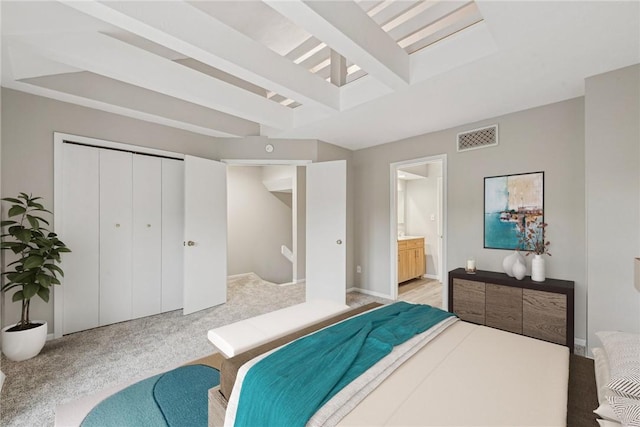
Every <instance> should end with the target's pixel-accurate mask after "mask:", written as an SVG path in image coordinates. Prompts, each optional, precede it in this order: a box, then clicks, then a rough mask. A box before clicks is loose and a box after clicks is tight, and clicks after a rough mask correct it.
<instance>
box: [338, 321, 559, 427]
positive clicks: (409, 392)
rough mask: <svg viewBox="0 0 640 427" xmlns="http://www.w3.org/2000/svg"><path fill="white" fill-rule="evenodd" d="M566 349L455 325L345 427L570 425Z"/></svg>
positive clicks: (400, 370)
mask: <svg viewBox="0 0 640 427" xmlns="http://www.w3.org/2000/svg"><path fill="white" fill-rule="evenodd" d="M568 383H569V350H568V348H567V347H563V346H559V345H556V344H551V343H547V342H544V341H539V340H535V339H532V338H527V337H524V336H520V335H516V334H512V333H509V332H504V331H500V330H497V329H492V328H488V327H485V326H478V325H473V324H470V323H465V322H456V323H455V324H454V325H452V326H450V327H449V328H448V329H447V330H446V331H445V332H444V333H442V334H440V335H439V336H438V337H437V338H435V339H434V340H433V341H431V342H430V343H429V345H427V346H426V347H424V348H423V349H422V350H420V351H419V352H418V353H417V354H415V355H414V356H413V357H412V358H411V359H409V360H408V361H407V362H405V363H404V364H403V365H402V366H401V367H400V368H398V369H397V370H396V371H395V372H394V373H393V374H392V375H391V376H390V377H389V378H387V379H386V380H385V381H384V382H383V383H382V384H381V385H380V386H379V387H378V388H377V389H375V390H374V391H373V392H372V393H371V394H369V396H367V397H366V398H365V399H364V400H363V401H362V402H361V403H360V404H359V405H358V406H357V407H356V408H355V409H354V410H353V411H351V413H349V414H348V415H347V416H346V417H345V418H343V419H342V421H341V422H340V423H339V424H338V425H340V426H355V425H359V426H365V425H366V426H374V425H375V426H412V425H413V426H549V427H550V426H565V425H566V417H567V393H568Z"/></svg>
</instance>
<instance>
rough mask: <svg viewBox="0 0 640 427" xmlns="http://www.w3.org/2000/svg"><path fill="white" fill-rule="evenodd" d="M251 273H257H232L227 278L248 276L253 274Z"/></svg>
mask: <svg viewBox="0 0 640 427" xmlns="http://www.w3.org/2000/svg"><path fill="white" fill-rule="evenodd" d="M251 275H256V276H257V274H256V273H254V272H250V273H240V274H232V275H231V276H227V279H237V278H239V277H247V276H251Z"/></svg>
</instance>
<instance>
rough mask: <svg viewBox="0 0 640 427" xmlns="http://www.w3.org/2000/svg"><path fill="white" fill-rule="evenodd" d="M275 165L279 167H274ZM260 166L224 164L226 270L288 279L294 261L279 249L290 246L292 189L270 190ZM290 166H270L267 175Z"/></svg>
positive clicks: (286, 280) (271, 278)
mask: <svg viewBox="0 0 640 427" xmlns="http://www.w3.org/2000/svg"><path fill="white" fill-rule="evenodd" d="M274 168H275V169H278V170H274ZM263 169H264V168H263V167H261V166H229V167H228V168H227V189H228V191H227V211H228V216H227V221H228V243H227V250H228V255H227V256H228V262H227V265H228V273H229V275H230V276H232V275H234V274H242V273H250V272H254V273H256V274H257V275H258V276H260V277H262V278H263V279H264V280H267V281H269V282H274V283H287V282H290V281H291V278H292V271H293V265H292V264H291V262H289V261H288V260H287V259H286V258H285V257H283V256H282V254H281V252H280V247H281V245H286V246H287V247H288V248H291V247H292V243H293V242H292V212H291V193H288V194H283V193H272V192H270V191H268V190H267V189H266V188H265V186H264V184H263V182H262V181H263V178H264V176H265V174H264V170H263ZM292 169H293V167H270V168H269V170H268V173H267V174H266V175H267V176H268V177H271V176H274V175H273V174H274V173H276V174H278V176H282V174H281V172H282V171H284V170H289V174H291V171H292Z"/></svg>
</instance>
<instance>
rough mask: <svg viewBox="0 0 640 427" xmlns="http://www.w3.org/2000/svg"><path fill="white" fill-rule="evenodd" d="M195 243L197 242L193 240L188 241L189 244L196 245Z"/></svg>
mask: <svg viewBox="0 0 640 427" xmlns="http://www.w3.org/2000/svg"><path fill="white" fill-rule="evenodd" d="M195 245H196V242H194V241H193V240H189V241H188V242H187V246H195Z"/></svg>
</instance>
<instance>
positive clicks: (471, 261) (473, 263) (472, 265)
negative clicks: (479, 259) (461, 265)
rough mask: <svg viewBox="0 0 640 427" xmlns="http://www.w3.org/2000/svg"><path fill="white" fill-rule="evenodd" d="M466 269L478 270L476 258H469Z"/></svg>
mask: <svg viewBox="0 0 640 427" xmlns="http://www.w3.org/2000/svg"><path fill="white" fill-rule="evenodd" d="M465 270H466V271H467V272H468V273H475V272H476V260H475V259H473V258H470V259H468V260H467V268H465Z"/></svg>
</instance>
